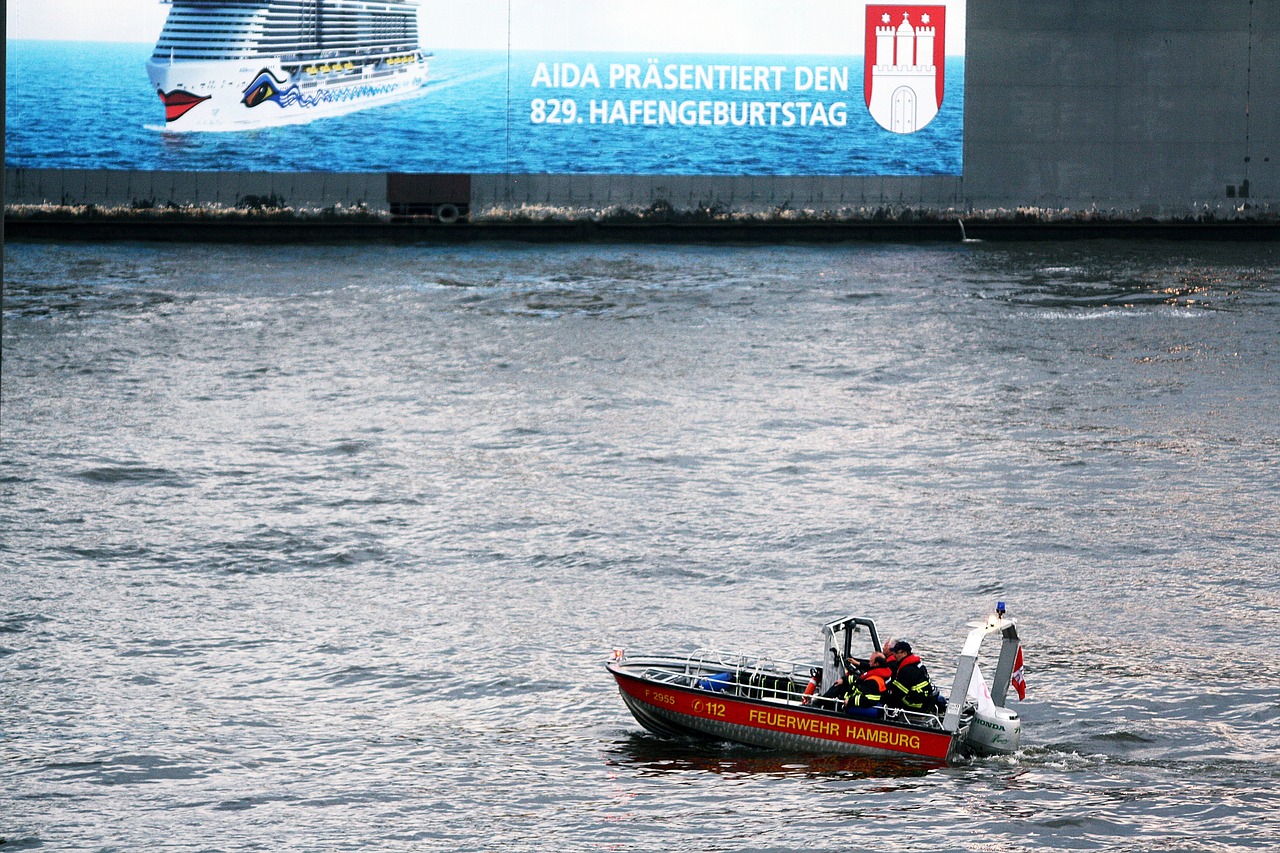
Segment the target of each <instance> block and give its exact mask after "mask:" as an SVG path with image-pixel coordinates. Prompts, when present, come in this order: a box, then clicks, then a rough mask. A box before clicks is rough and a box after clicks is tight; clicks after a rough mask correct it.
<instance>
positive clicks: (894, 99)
mask: <svg viewBox="0 0 1280 853" xmlns="http://www.w3.org/2000/svg"><path fill="white" fill-rule="evenodd" d="M946 26H947V7H946V6H899V5H868V6H867V43H866V57H865V60H864V62H865V68H864V76H863V80H864V81H865V82H864V85H863V90H864V91H863V97H864V98H865V99H866V102H867V109H868V110H869V111H870V113H871V117H872V118H874V119H875V120H876V123H877V124H879V125H880V126H881V127H883V128H884V129H885V130H891V131H893V132H894V133H915V132H916V131H917V130H920V129H921V128H922V127H924V126H925V125H927V124H928V123H929V122H931V121H933V118H934V116H936V115H937V114H938V109H939V108H940V107H941V106H942V90H943V83H944V78H945V76H946V75H945V71H946V58H945V57H946V54H945V48H946Z"/></svg>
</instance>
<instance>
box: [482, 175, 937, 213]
mask: <svg viewBox="0 0 1280 853" xmlns="http://www.w3.org/2000/svg"><path fill="white" fill-rule="evenodd" d="M961 189H962V181H961V180H960V179H959V178H954V177H912V178H858V177H844V178H839V177H837V178H831V177H770V176H763V177H740V178H727V177H684V176H672V175H651V176H646V175H631V176H617V175H613V176H611V175H477V176H474V177H473V178H472V182H471V194H472V204H473V206H477V207H482V208H483V207H486V206H493V207H497V208H503V207H508V208H519V207H522V206H523V207H534V208H538V207H550V208H554V207H575V206H576V207H586V208H593V209H606V208H610V207H625V208H646V207H650V206H652V205H654V204H657V203H665V204H667V205H670V206H671V207H672V208H673V209H675V210H706V209H719V210H725V211H729V210H733V211H743V212H748V213H753V212H770V211H777V210H795V211H813V212H815V213H822V212H833V213H834V212H840V211H850V210H852V211H858V210H868V211H870V210H876V209H879V208H885V207H927V208H940V209H944V210H946V209H954V208H956V207H957V206H959V205H960V204H961Z"/></svg>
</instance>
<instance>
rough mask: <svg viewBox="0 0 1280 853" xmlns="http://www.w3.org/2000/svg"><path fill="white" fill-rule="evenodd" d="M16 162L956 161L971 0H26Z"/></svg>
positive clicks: (9, 111) (439, 168)
mask: <svg viewBox="0 0 1280 853" xmlns="http://www.w3.org/2000/svg"><path fill="white" fill-rule="evenodd" d="M8 7H9V12H8V32H7V34H6V35H7V49H8V74H7V80H6V86H7V93H6V94H7V102H6V116H5V118H6V122H5V141H6V156H5V159H6V165H7V166H9V167H41V168H74V169H128V170H174V171H299V172H457V173H497V174H537V173H549V174H575V173H576V174H681V175H886V176H887V175H959V174H960V173H961V166H962V163H961V152H962V148H963V145H962V141H963V117H964V107H963V104H964V33H965V0H943V2H933V3H888V4H886V3H866V2H848V1H847V0H788V1H787V2H781V0H768V2H766V0H607V2H601V0H475V1H474V2H468V3H465V4H458V3H446V2H442V0H422V2H412V0H401V1H400V2H394V0H381V2H369V0H302V2H293V0H291V1H290V2H283V0H230V2H221V3H220V2H212V0H166V2H161V0H10V3H9V4H8Z"/></svg>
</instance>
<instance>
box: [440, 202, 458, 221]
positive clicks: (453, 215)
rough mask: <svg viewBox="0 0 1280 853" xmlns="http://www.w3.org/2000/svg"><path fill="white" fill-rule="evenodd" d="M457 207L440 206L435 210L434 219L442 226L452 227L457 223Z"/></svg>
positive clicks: (452, 205)
mask: <svg viewBox="0 0 1280 853" xmlns="http://www.w3.org/2000/svg"><path fill="white" fill-rule="evenodd" d="M458 215H459V214H458V206H457V205H456V204H442V205H440V206H439V207H437V208H436V219H437V220H438V221H439V222H440V223H441V224H443V225H452V224H453V223H455V222H457V221H458Z"/></svg>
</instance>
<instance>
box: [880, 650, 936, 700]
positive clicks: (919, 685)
mask: <svg viewBox="0 0 1280 853" xmlns="http://www.w3.org/2000/svg"><path fill="white" fill-rule="evenodd" d="M889 698H890V699H891V700H892V701H893V702H894V703H895V704H899V705H901V706H902V707H903V708H906V709H907V710H908V711H924V710H925V709H926V707H929V706H931V705H932V703H933V683H932V682H930V681H929V670H927V669H925V666H924V664H922V663H921V662H920V656H919V655H916V654H911V655H907V656H906V657H905V658H903V659H902V660H901V661H899V662H898V667H897V672H895V673H894V676H893V680H892V681H891V682H890V683H889Z"/></svg>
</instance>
